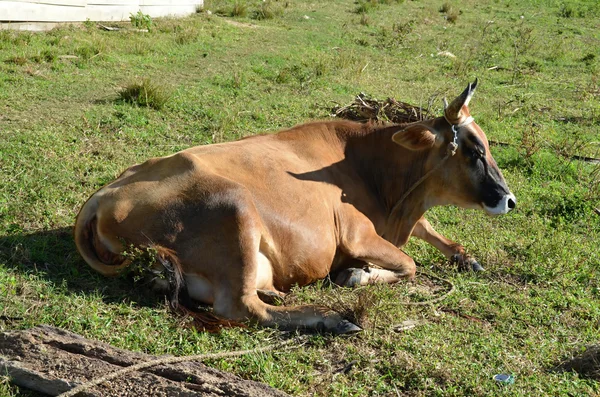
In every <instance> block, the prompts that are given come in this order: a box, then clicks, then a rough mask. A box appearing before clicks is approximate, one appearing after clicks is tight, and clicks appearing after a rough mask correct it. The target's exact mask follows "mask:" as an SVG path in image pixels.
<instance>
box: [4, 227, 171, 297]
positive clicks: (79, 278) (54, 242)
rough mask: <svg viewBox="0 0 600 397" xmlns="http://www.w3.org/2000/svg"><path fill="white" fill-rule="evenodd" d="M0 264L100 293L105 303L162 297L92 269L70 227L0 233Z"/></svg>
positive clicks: (73, 288)
mask: <svg viewBox="0 0 600 397" xmlns="http://www.w3.org/2000/svg"><path fill="white" fill-rule="evenodd" d="M0 263H3V264H4V266H5V267H6V268H8V269H12V270H14V271H17V272H21V273H25V274H34V275H36V276H38V277H40V278H41V279H43V280H47V281H49V282H51V283H52V284H54V285H56V286H64V287H66V289H67V290H68V291H69V292H72V293H76V294H99V295H100V296H102V299H103V301H104V302H105V303H117V302H127V303H133V304H136V305H139V306H145V307H156V306H159V305H162V304H164V296H163V295H161V294H156V293H153V292H152V291H151V288H149V287H148V286H147V285H143V283H134V282H133V280H132V279H131V278H130V277H126V276H123V277H118V278H107V277H103V276H102V275H100V274H98V273H96V272H95V271H93V270H92V269H91V268H90V267H89V266H88V265H87V264H86V263H85V261H84V260H83V259H82V258H81V256H80V255H79V253H78V252H77V248H76V247H75V241H74V240H73V235H72V228H70V227H62V228H58V229H53V230H46V231H39V232H34V233H22V234H19V233H13V234H10V235H7V236H0Z"/></svg>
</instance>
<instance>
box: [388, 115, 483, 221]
mask: <svg viewBox="0 0 600 397" xmlns="http://www.w3.org/2000/svg"><path fill="white" fill-rule="evenodd" d="M444 118H445V119H446V121H447V122H448V123H449V124H450V125H451V126H452V132H453V133H454V139H453V140H452V142H450V143H449V144H448V150H447V152H446V155H445V156H444V158H443V159H442V161H440V162H439V163H438V164H437V165H436V166H435V167H433V168H432V169H431V170H429V171H428V172H426V173H425V175H423V176H422V177H421V178H420V179H419V180H418V181H416V182H415V183H414V184H413V185H412V186H411V187H410V189H408V190H407V191H406V192H405V193H404V194H403V195H402V197H400V200H398V201H397V202H396V204H394V207H392V211H391V212H390V215H389V217H388V221H389V220H390V219H392V217H393V216H394V214H396V211H398V210H399V209H400V205H401V204H402V202H404V200H405V199H406V198H407V197H408V195H409V194H411V193H412V192H413V190H415V189H416V188H417V186H419V185H420V184H421V183H423V181H425V179H427V178H429V176H430V175H431V174H433V173H434V172H436V171H437V170H438V169H439V168H440V167H441V166H442V165H444V163H445V162H446V160H448V159H449V158H450V157H451V156H454V155H455V154H456V150H457V149H458V129H459V128H461V127H464V126H467V125H469V124H471V123H472V122H473V121H474V119H473V117H471V116H469V117H467V118H466V119H465V121H463V122H462V123H459V124H452V123H450V121H449V120H448V118H447V117H446V115H445V114H444Z"/></svg>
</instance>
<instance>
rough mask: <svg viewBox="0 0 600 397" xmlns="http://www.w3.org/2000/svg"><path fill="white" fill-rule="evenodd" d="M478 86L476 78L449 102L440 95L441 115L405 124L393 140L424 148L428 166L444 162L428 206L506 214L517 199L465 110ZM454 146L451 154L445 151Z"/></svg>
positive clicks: (434, 177) (484, 138) (483, 137)
mask: <svg viewBox="0 0 600 397" xmlns="http://www.w3.org/2000/svg"><path fill="white" fill-rule="evenodd" d="M476 86H477V80H475V82H474V83H472V84H469V86H468V87H467V88H466V89H465V91H464V92H463V93H462V94H460V95H459V96H458V97H457V98H456V99H454V100H453V101H452V102H451V103H450V104H449V105H448V103H447V102H446V100H445V99H444V117H439V118H437V119H434V120H428V121H424V122H419V123H413V124H409V125H408V126H407V127H406V128H405V129H404V130H402V131H399V132H397V133H396V134H394V135H393V138H392V139H393V140H394V142H396V143H397V144H399V145H401V146H403V147H405V148H407V149H410V150H413V151H427V153H428V156H427V162H426V164H427V166H426V168H427V169H433V168H434V167H436V165H439V164H440V162H442V161H443V164H442V165H441V166H439V168H438V169H436V170H435V172H434V173H432V176H431V178H432V180H430V181H429V183H428V185H429V186H432V185H433V186H432V189H433V190H434V192H433V193H434V194H433V197H432V199H433V202H432V203H431V204H432V205H441V204H453V205H457V206H460V207H463V208H477V209H483V210H485V211H486V212H487V213H488V214H490V215H498V214H506V213H507V212H509V211H510V210H512V209H513V208H515V206H516V199H515V196H514V195H513V194H512V193H511V192H510V190H509V189H508V187H507V186H506V181H505V180H504V177H503V176H502V172H500V169H498V166H497V165H496V161H495V160H494V158H493V157H492V154H491V153H490V148H489V144H488V140H487V138H486V136H485V134H484V133H483V131H482V130H481V128H480V127H479V126H478V125H477V123H475V121H474V120H473V117H471V114H470V113H469V107H468V105H469V101H470V100H471V97H472V96H473V93H474V91H475V87H476ZM452 142H455V143H456V144H457V146H454V145H452ZM452 149H455V150H454V154H452V153H451V152H448V151H449V150H450V151H452ZM448 153H450V154H448Z"/></svg>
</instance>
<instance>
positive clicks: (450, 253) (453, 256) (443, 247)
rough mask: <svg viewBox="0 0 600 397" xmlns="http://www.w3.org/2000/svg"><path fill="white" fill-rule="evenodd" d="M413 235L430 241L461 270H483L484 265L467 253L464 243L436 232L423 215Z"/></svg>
mask: <svg viewBox="0 0 600 397" xmlns="http://www.w3.org/2000/svg"><path fill="white" fill-rule="evenodd" d="M412 235H413V236H415V237H417V238H420V239H421V240H423V241H426V242H428V243H429V244H431V245H433V246H434V247H435V248H437V249H438V250H440V251H441V252H442V254H444V256H445V257H446V258H448V259H449V260H450V261H452V262H453V263H457V264H458V268H459V269H460V270H473V271H482V270H483V267H482V266H481V265H480V264H479V262H477V261H476V260H475V259H474V258H472V257H471V256H469V255H467V253H466V252H465V248H464V247H463V246H462V245H460V244H458V243H456V242H454V241H452V240H450V239H448V238H446V237H444V236H442V235H441V234H439V233H438V232H436V231H435V229H434V228H433V226H431V224H430V223H429V221H427V219H425V218H423V217H421V218H420V219H419V220H418V221H417V223H416V225H415V227H414V229H413V232H412Z"/></svg>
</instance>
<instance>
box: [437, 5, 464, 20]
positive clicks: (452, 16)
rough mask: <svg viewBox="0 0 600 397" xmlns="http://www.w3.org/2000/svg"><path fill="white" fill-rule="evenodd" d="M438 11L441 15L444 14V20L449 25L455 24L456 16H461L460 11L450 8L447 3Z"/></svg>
mask: <svg viewBox="0 0 600 397" xmlns="http://www.w3.org/2000/svg"><path fill="white" fill-rule="evenodd" d="M439 11H440V12H441V13H443V14H446V15H444V18H445V19H446V20H447V21H448V22H450V23H456V21H457V20H458V16H459V15H460V14H461V12H460V11H457V10H456V9H455V8H454V7H452V4H450V3H448V2H445V3H444V4H442V6H441V7H440V10H439Z"/></svg>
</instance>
